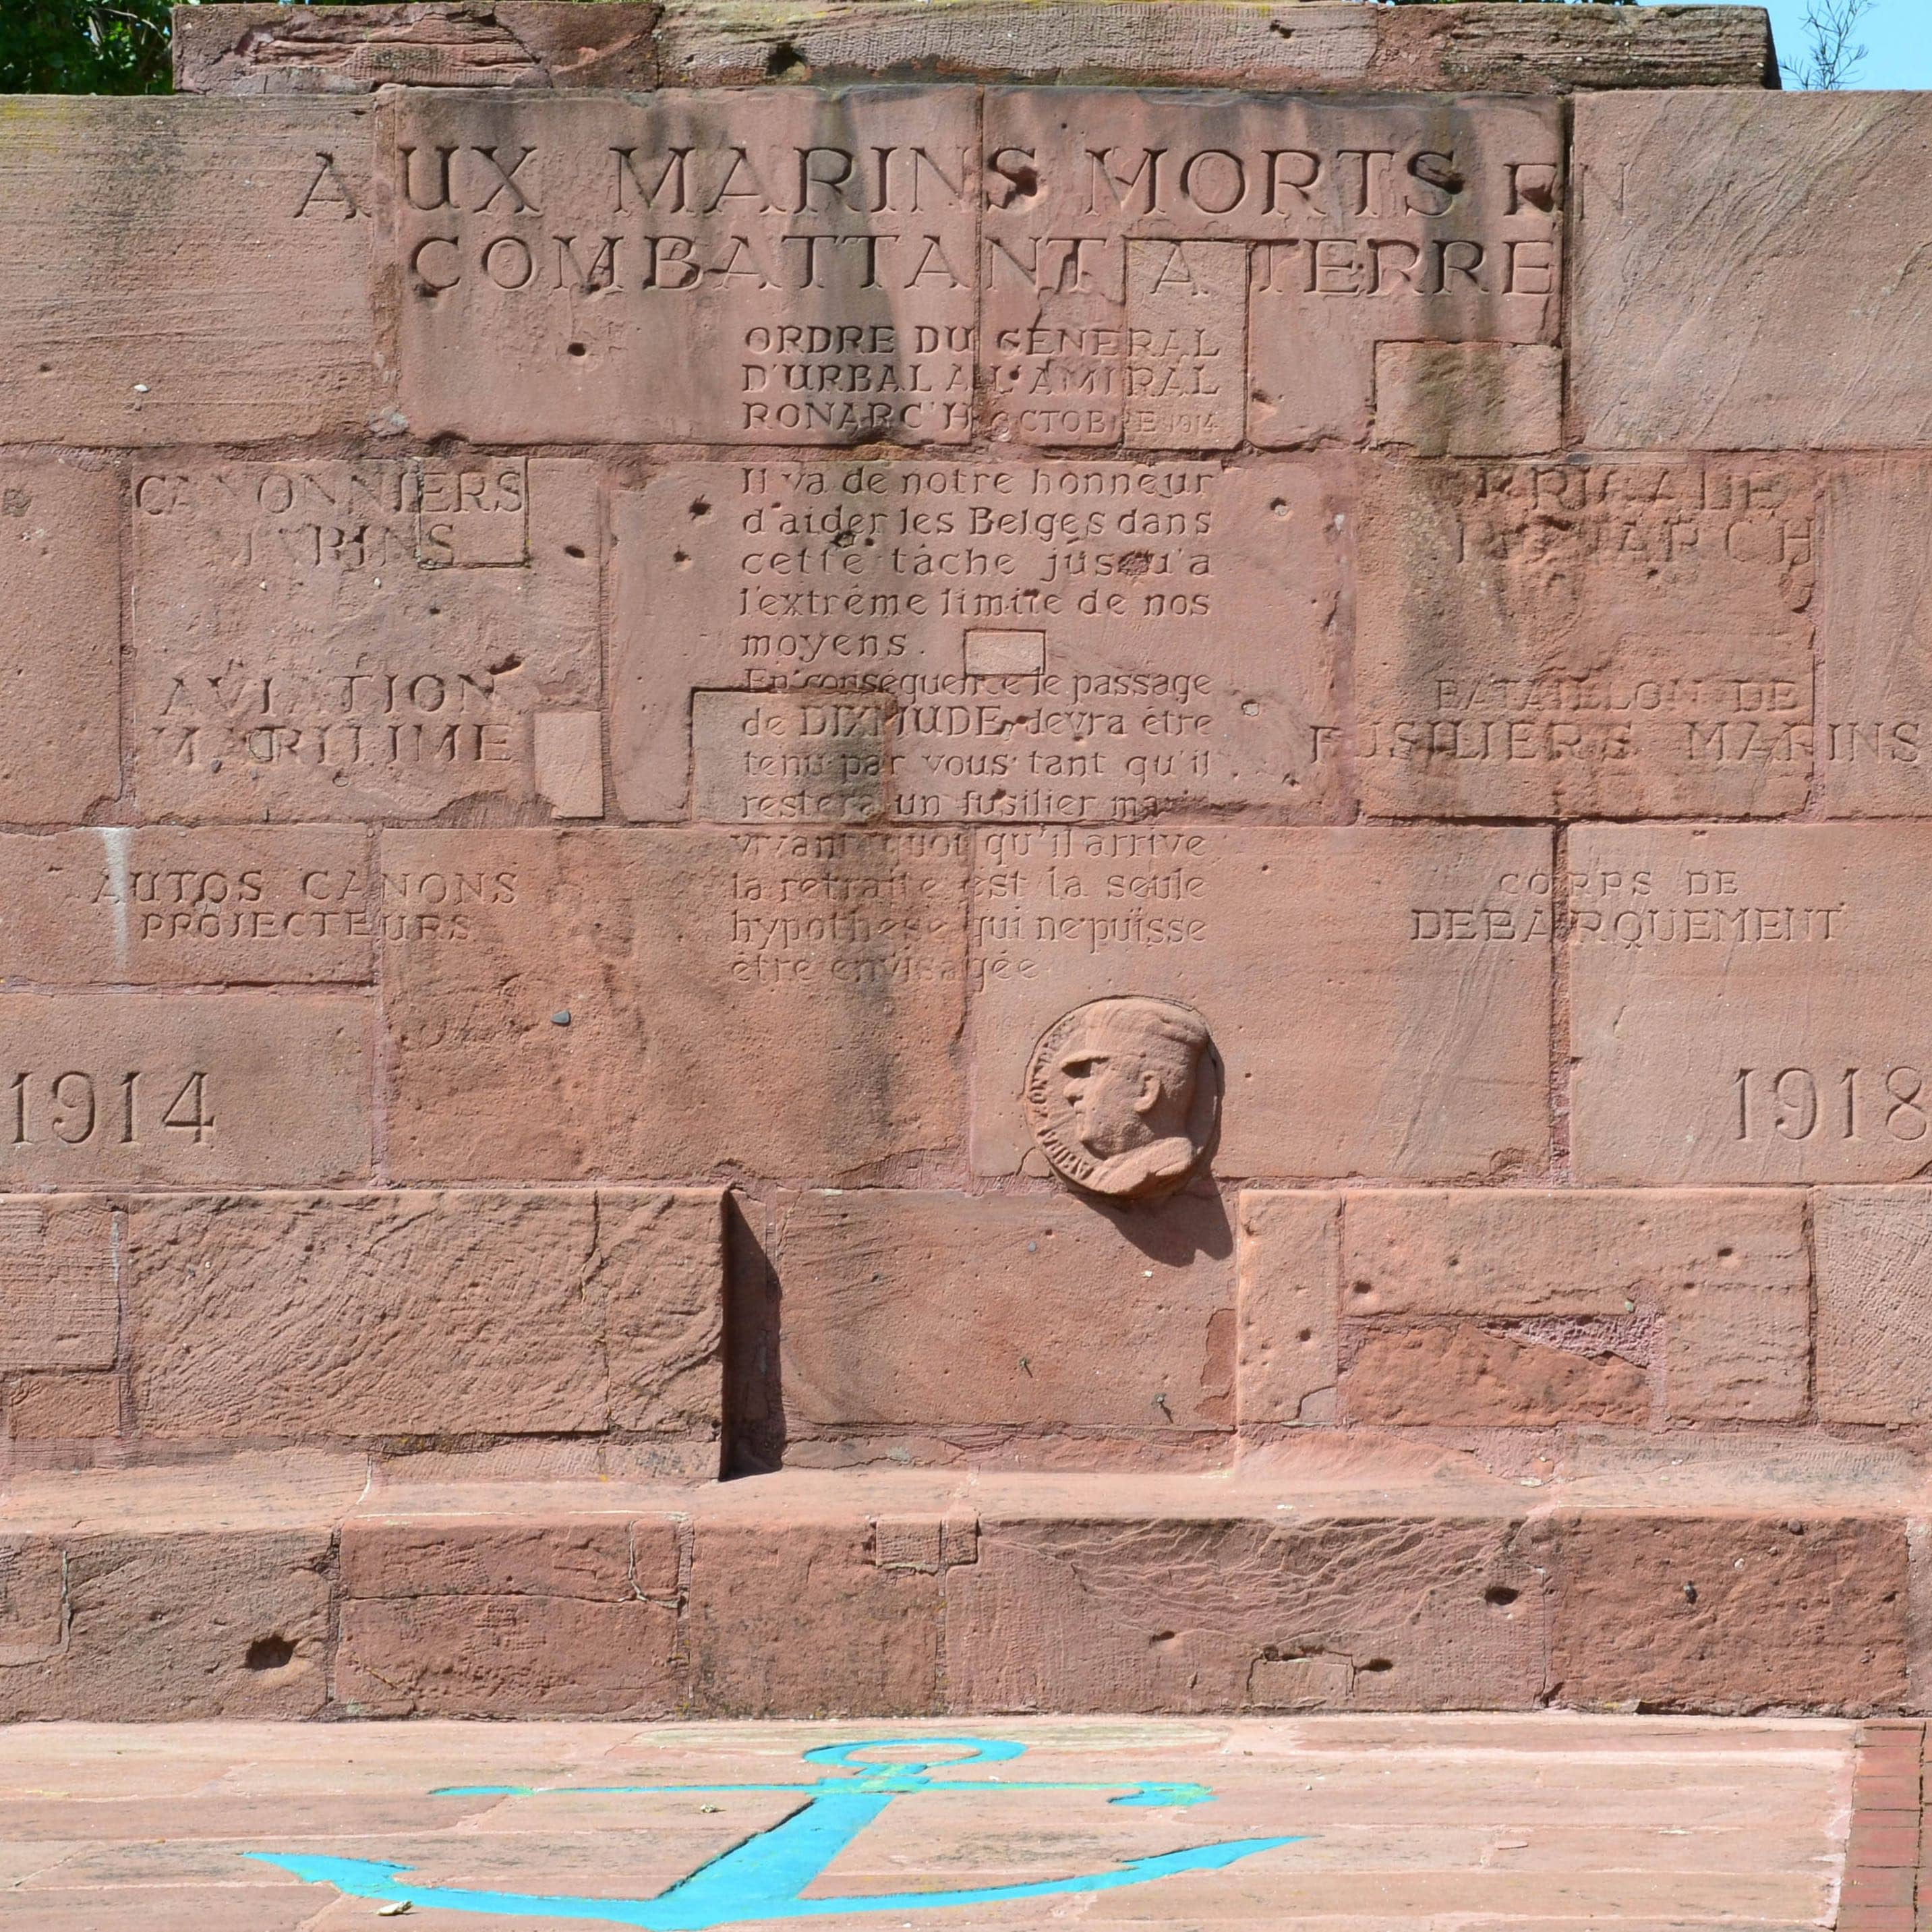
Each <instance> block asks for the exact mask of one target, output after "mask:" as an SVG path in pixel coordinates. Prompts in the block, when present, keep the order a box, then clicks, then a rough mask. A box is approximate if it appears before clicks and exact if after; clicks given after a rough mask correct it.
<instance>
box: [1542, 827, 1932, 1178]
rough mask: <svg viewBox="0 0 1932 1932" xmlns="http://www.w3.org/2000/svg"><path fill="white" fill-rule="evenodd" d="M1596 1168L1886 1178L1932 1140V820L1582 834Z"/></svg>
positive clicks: (1655, 1174)
mask: <svg viewBox="0 0 1932 1932" xmlns="http://www.w3.org/2000/svg"><path fill="white" fill-rule="evenodd" d="M1570 861H1571V873H1572V874H1573V887H1572V907H1571V926H1572V940H1573V943H1572V945H1571V950H1570V962H1571V989H1572V991H1571V1011H1572V1016H1573V1017H1572V1025H1571V1040H1572V1045H1573V1050H1574V1055H1575V1059H1576V1077H1575V1082H1574V1098H1573V1107H1574V1142H1575V1148H1576V1164H1577V1172H1578V1174H1579V1175H1580V1178H1583V1179H1586V1180H1590V1181H1611V1180H1628V1181H1646V1182H1660V1181H1661V1182H1673V1181H1886V1180H1899V1179H1903V1178H1907V1177H1909V1176H1912V1175H1916V1174H1917V1173H1918V1172H1919V1171H1920V1169H1922V1168H1923V1167H1924V1165H1925V1163H1926V1160H1927V1147H1926V1145H1924V1144H1925V1143H1926V1142H1927V1141H1928V1140H1932V1084H1928V1083H1932V1067H1920V1066H1919V1065H1918V1061H1920V1060H1921V1059H1922V1058H1924V1056H1923V1055H1922V1053H1921V1052H1920V1050H1919V1049H1918V1048H1916V1047H1915V1046H1914V1045H1913V1042H1914V1040H1915V1037H1916V1034H1915V1028H1916V1027H1917V1025H1918V1013H1919V1011H1920V1010H1921V1007H1922V1006H1923V1004H1924V1000H1925V998H1926V997H1927V994H1928V992H1932V973H1928V971H1927V968H1924V966H1922V965H1921V963H1920V962H1921V949H1920V948H1919V947H1918V944H1917V942H1916V939H1915V935H1916V933H1917V932H1918V923H1919V917H1920V915H1919V911H1918V906H1919V902H1920V898H1921V892H1922V888H1923V882H1924V876H1925V872H1926V868H1927V865H1928V864H1932V828H1928V827H1927V826H1923V825H1916V824H1912V823H1898V822H1894V823H1885V824H1873V825H1849V824H1845V825H1805V826H1799V825H1789V826H1742V825H1730V826H1700V827H1691V826H1682V827H1666V826H1646V827H1643V828H1637V827H1629V828H1622V827H1609V826H1592V827H1589V828H1586V829H1580V830H1578V831H1577V832H1576V833H1575V834H1574V835H1573V837H1572V838H1571V841H1570Z"/></svg>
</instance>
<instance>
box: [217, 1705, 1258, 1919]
mask: <svg viewBox="0 0 1932 1932" xmlns="http://www.w3.org/2000/svg"><path fill="white" fill-rule="evenodd" d="M935 1747H937V1748H943V1749H945V1750H949V1751H965V1753H966V1754H967V1755H966V1756H965V1757H961V1758H949V1759H944V1760H941V1761H940V1766H939V1768H940V1769H949V1768H950V1766H953V1765H956V1764H970V1763H974V1761H975V1760H984V1761H986V1762H987V1763H1003V1762H1004V1761H1005V1760H1008V1759H1011V1758H1016V1757H1019V1755H1020V1754H1021V1752H1022V1751H1023V1750H1024V1749H1025V1746H1024V1745H1016V1744H1010V1743H1006V1742H1001V1741H1000V1740H998V1739H989V1738H896V1739H893V1738H887V1739H877V1740H874V1741H872V1742H866V1743H861V1744H849V1745H820V1746H819V1747H818V1748H817V1749H816V1750H814V1751H807V1752H805V1754H804V1755H805V1762H806V1763H808V1764H825V1765H837V1766H841V1767H848V1768H849V1769H850V1771H851V1772H853V1773H855V1774H856V1775H844V1776H841V1775H834V1776H832V1777H828V1778H817V1779H814V1781H812V1782H811V1783H810V1784H664V1785H656V1784H618V1785H602V1786H588V1787H575V1786H570V1787H563V1786H545V1787H532V1786H527V1785H516V1784H505V1785H490V1784H478V1785H455V1786H450V1787H446V1788H444V1789H443V1790H440V1791H438V1792H437V1793H434V1794H433V1795H434V1796H437V1797H446V1798H447V1797H461V1798H481V1797H495V1796H502V1797H529V1796H537V1795H539V1793H544V1794H555V1793H562V1792H566V1791H578V1790H581V1791H583V1793H585V1794H586V1795H590V1794H592V1793H596V1794H599V1795H604V1796H608V1795H610V1794H612V1793H650V1794H652V1795H655V1794H656V1793H660V1792H691V1793H696V1792H712V1791H791V1792H797V1793H802V1794H803V1796H804V1799H805V1802H804V1803H803V1804H802V1805H800V1806H799V1808H798V1809H797V1810H796V1811H793V1813H792V1814H791V1815H790V1817H787V1818H786V1819H785V1820H783V1822H782V1823H779V1824H777V1825H774V1826H772V1828H771V1829H769V1831H765V1832H758V1833H757V1834H756V1835H754V1836H752V1837H751V1838H746V1839H745V1840H743V1841H741V1842H740V1843H737V1844H736V1845H733V1846H732V1848H731V1849H730V1850H729V1851H727V1852H724V1854H723V1855H722V1856H721V1857H718V1858H713V1859H712V1861H711V1862H710V1863H709V1864H706V1865H703V1866H701V1867H700V1868H699V1869H698V1870H696V1871H694V1872H693V1873H691V1876H689V1877H688V1878H684V1879H679V1881H678V1882H677V1883H676V1884H675V1885H673V1886H671V1887H670V1889H669V1890H668V1891H663V1892H660V1893H659V1894H658V1896H657V1897H655V1898H630V1899H627V1898H590V1897H546V1896H543V1895H541V1894H534V1893H526V1892H514V1891H464V1890H461V1889H458V1888H444V1887H440V1886H423V1885H407V1884H405V1883H404V1882H403V1880H402V1878H401V1874H402V1873H404V1872H407V1871H408V1870H410V1867H409V1866H407V1865H399V1864H388V1863H386V1862H385V1861H383V1860H381V1859H380V1858H317V1857H310V1856H308V1855H296V1854H293V1853H287V1852H248V1853H247V1854H246V1855H247V1856H248V1857H249V1858H256V1859H258V1860H260V1861H261V1862H262V1863H263V1864H272V1865H278V1866H279V1867H281V1869H282V1870H284V1871H287V1872H293V1873H294V1874H295V1875H296V1877H298V1878H300V1879H307V1880H308V1882H310V1883H311V1884H314V1885H334V1886H335V1888H336V1889H337V1890H338V1891H340V1892H342V1893H343V1894H345V1895H346V1896H347V1897H351V1898H371V1899H383V1900H403V1899H407V1900H410V1901H411V1902H412V1903H414V1904H416V1905H419V1906H441V1907H442V1908H443V1909H444V1910H446V1911H450V1912H498V1913H502V1914H504V1915H508V1916H511V1917H515V1916H518V1915H520V1916H522V1917H524V1918H553V1919H568V1920H574V1921H577V1922H579V1923H590V1924H602V1925H636V1926H643V1927H648V1928H649V1932H705V1928H706V1927H712V1926H718V1925H741V1924H748V1923H750V1922H752V1921H760V1920H770V1919H775V1918H823V1917H826V1916H829V1915H834V1914H837V1913H841V1912H916V1911H924V1910H928V1909H932V1908H933V1907H935V1906H953V1905H995V1904H1000V1903H1004V1902H1005V1901H1006V1900H1010V1899H1022V1898H1052V1897H1058V1896H1060V1895H1061V1894H1065V1893H1069V1892H1087V1891H1113V1890H1115V1888H1118V1887H1119V1886H1121V1885H1145V1884H1146V1883H1147V1882H1148V1881H1149V1880H1150V1879H1157V1878H1167V1877H1170V1876H1172V1875H1173V1874H1175V1873H1177V1872H1195V1871H1215V1870H1220V1869H1221V1868H1222V1867H1224V1866H1227V1865H1232V1864H1235V1862H1236V1861H1238V1860H1239V1859H1241V1858H1252V1857H1253V1856H1254V1855H1255V1854H1256V1852H1268V1851H1273V1850H1274V1849H1277V1847H1278V1846H1283V1845H1292V1844H1294V1843H1296V1842H1297V1840H1296V1839H1295V1838H1292V1837H1291V1838H1231V1839H1229V1840H1227V1841H1225V1842H1224V1843H1220V1844H1218V1845H1199V1846H1196V1847H1195V1848H1194V1849H1192V1850H1190V1851H1182V1852H1163V1853H1161V1854H1160V1855H1157V1856H1156V1857H1153V1858H1129V1859H1128V1860H1127V1861H1125V1863H1124V1864H1121V1865H1120V1866H1118V1867H1116V1868H1115V1870H1112V1871H1103V1872H1083V1873H1079V1874H1078V1875H1076V1876H1074V1877H1072V1878H1062V1879H1040V1880H1038V1881H1037V1882H1034V1883H1031V1884H1025V1885H981V1886H978V1887H976V1888H972V1889H970V1890H966V1891H898V1892H885V1893H877V1892H874V1893H866V1894H856V1895H846V1896H835V1897H811V1898H808V1897H805V1895H804V1894H805V1889H806V1888H807V1887H808V1885H811V1882H812V1881H813V1880H814V1879H816V1878H817V1876H819V1875H820V1873H822V1872H823V1870H825V1869H826V1867H827V1866H828V1865H829V1864H831V1863H832V1860H833V1859H834V1858H837V1857H838V1854H839V1853H840V1852H842V1851H843V1850H844V1849H845V1847H846V1846H847V1845H849V1844H850V1843H851V1842H852V1841H853V1839H854V1838H856V1837H857V1836H858V1835H859V1833H860V1832H862V1831H863V1830H864V1829H865V1827H866V1826H868V1825H869V1824H871V1823H872V1821H873V1820H874V1819H875V1818H877V1817H878V1816H879V1814H880V1813H881V1812H882V1811H884V1810H885V1808H886V1806H887V1805H889V1804H890V1803H891V1802H892V1800H893V1799H895V1798H901V1797H905V1796H919V1795H922V1794H926V1793H934V1792H965V1793H971V1792H976V1791H978V1792H985V1791H1108V1790H1115V1789H1118V1787H1117V1786H1115V1785H1112V1784H1034V1783H1027V1782H1022V1783H1018V1784H1008V1783H1006V1782H1004V1781H999V1780H993V1779H980V1780H975V1779H965V1778H930V1777H929V1776H927V1775H926V1774H927V1772H929V1771H930V1770H931V1769H933V1768H934V1766H932V1763H931V1762H930V1761H921V1762H919V1763H892V1762H886V1763H878V1762H876V1761H874V1760H868V1759H867V1758H865V1757H860V1756H859V1754H860V1753H861V1752H879V1751H928V1750H931V1749H933V1748H935ZM1213 1796H1214V1794H1213V1793H1211V1792H1210V1791H1209V1790H1208V1789H1207V1787H1205V1785H1199V1784H1139V1785H1136V1786H1133V1787H1131V1788H1130V1789H1129V1790H1127V1792H1126V1793H1124V1795H1122V1796H1120V1797H1118V1798H1115V1799H1110V1800H1109V1802H1110V1803H1112V1804H1115V1805H1135V1806H1141V1807H1148V1808H1151V1807H1155V1806H1168V1805H1205V1804H1207V1803H1208V1802H1211V1799H1212V1798H1213Z"/></svg>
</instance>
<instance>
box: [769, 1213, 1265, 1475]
mask: <svg viewBox="0 0 1932 1932" xmlns="http://www.w3.org/2000/svg"><path fill="white" fill-rule="evenodd" d="M1230 1247H1232V1243H1231V1241H1230V1240H1229V1234H1228V1228H1227V1223H1226V1217H1225V1216H1224V1215H1223V1212H1222V1209H1221V1204H1220V1202H1219V1201H1218V1200H1217V1199H1214V1197H1212V1196H1199V1195H1193V1194H1184V1195H1181V1196H1177V1197H1176V1198H1175V1199H1172V1200H1171V1201H1169V1202H1164V1203H1163V1204H1162V1205H1160V1206H1159V1207H1158V1208H1154V1209H1149V1208H1143V1207H1133V1208H1125V1209H1119V1208H1112V1209H1110V1208H1103V1207H1101V1206H1100V1205H1097V1204H1094V1203H1090V1202H1085V1201H1082V1200H1079V1199H1071V1198H1069V1197H1068V1196H1064V1195H1062V1196H1060V1197H1058V1199H1049V1200H1044V1201H1043V1200H1037V1199H1030V1198H1024V1197H1017V1196H989V1195H959V1194H941V1193H932V1192H913V1191H910V1190H907V1191H900V1190H869V1189H868V1190H861V1191H859V1192H856V1193H815V1192H814V1193H799V1194H787V1195H784V1196H781V1197H780V1202H779V1206H778V1219H777V1225H776V1231H775V1236H774V1239H773V1242H772V1249H771V1255H772V1263H773V1265H774V1266H775V1268H776V1270H777V1272H778V1292H779V1294H780V1295H781V1298H782V1309H783V1320H782V1324H781V1334H782V1337H783V1341H782V1362H783V1367H782V1375H783V1379H784V1397H785V1413H786V1416H787V1420H788V1421H789V1423H790V1425H791V1426H792V1427H793V1429H794V1430H796V1429H799V1427H801V1426H802V1427H803V1428H804V1429H805V1430H838V1429H840V1428H842V1427H848V1426H850V1425H851V1424H902V1425H910V1426H912V1427H933V1426H938V1427H944V1426H947V1425H951V1424H980V1423H984V1424H998V1423H1007V1424H1013V1423H1018V1424H1067V1425H1071V1426H1074V1427H1109V1428H1116V1429H1129V1430H1135V1431H1136V1432H1139V1433H1145V1434H1148V1435H1151V1436H1156V1437H1159V1436H1161V1435H1163V1434H1167V1435H1172V1434H1174V1433H1175V1432H1177V1431H1192V1430H1203V1429H1208V1430H1225V1429H1226V1428H1227V1427H1229V1425H1230V1424H1232V1421H1233V1420H1234V1415H1233V1406H1234V1404H1233V1393H1234V1391H1233V1383H1234V1368H1235V1363H1234V1352H1235V1332H1234V1331H1235V1284H1234V1271H1233V1268H1232V1258H1231V1256H1230V1254H1229V1249H1230Z"/></svg>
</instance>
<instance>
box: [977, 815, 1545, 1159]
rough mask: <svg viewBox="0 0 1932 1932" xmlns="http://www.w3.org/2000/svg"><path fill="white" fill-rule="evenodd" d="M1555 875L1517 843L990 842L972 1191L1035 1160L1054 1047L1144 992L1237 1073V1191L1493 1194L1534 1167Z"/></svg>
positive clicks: (1277, 834)
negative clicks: (1040, 1075)
mask: <svg viewBox="0 0 1932 1932" xmlns="http://www.w3.org/2000/svg"><path fill="white" fill-rule="evenodd" d="M1549 868H1550V846H1549V843H1548V838H1547V834H1545V833H1544V832H1540V831H1533V830H1530V829H1497V828H1490V827H1485V828H1483V829H1475V828H1470V829H1468V830H1450V829H1439V828H1433V827H1432V828H1415V829H1391V828H1386V827H1376V828H1359V829H1355V828H1352V829H1338V830H1313V829H1286V828H1283V829H1239V830H1223V829H1214V828H1212V827H1200V828H1193V829H1185V830H1176V831H1172V832H1163V831H1157V830H1151V829H1134V828H1130V827H1126V826H1122V827H1120V828H1117V829H1109V830H1100V829H1094V830H1082V829H1078V828H1076V827H1072V826H1043V827H1035V828H1021V829H1011V830H1005V831H998V832H994V831H987V832H981V833H980V835H979V845H978V857H977V862H976V865H975V870H974V903H973V922H974V943H975V947H976V956H975V960H974V975H975V986H976V995H975V1000H974V1031H975V1035H976V1039H977V1055H976V1063H975V1070H974V1127H973V1134H974V1139H973V1159H974V1166H975V1168H976V1169H977V1171H978V1172H981V1173H984V1174H1005V1173H1011V1172H1014V1171H1016V1169H1020V1168H1021V1167H1022V1163H1023V1162H1025V1161H1026V1160H1028V1158H1029V1155H1030V1148H1031V1137H1030V1136H1028V1133H1027V1131H1026V1129H1025V1122H1024V1119H1023V1113H1022V1106H1021V1104H1020V1103H1021V1097H1022V1087H1023V1085H1024V1082H1025V1073H1026V1069H1027V1066H1028V1061H1029V1059H1030V1058H1031V1054H1032V1051H1033V1046H1034V1042H1035V1041H1036V1040H1037V1039H1038V1038H1039V1037H1040V1035H1041V1034H1043V1032H1044V1031H1046V1028H1048V1027H1049V1026H1050V1025H1052V1023H1053V1022H1055V1020H1057V1019H1059V1018H1060V1017H1061V1015H1062V1014H1064V1013H1067V1012H1069V1011H1070V1010H1072V1009H1073V1007H1076V1006H1079V1005H1080V1004H1082V1002H1083V1001H1088V1000H1091V999H1094V998H1098V997H1100V995H1105V994H1136V993H1148V994H1159V995H1161V996H1163V997H1166V998H1178V999H1181V1000H1184V1001H1186V1002H1187V1003H1188V1004H1190V1006H1192V1007H1194V1008H1195V1009H1196V1010H1198V1011H1199V1013H1201V1015H1202V1016H1203V1017H1204V1018H1205V1019H1206V1021H1207V1022H1208V1027H1209V1028H1210V1030H1211V1032H1212V1034H1213V1036H1214V1043H1215V1044H1216V1046H1217V1047H1218V1049H1220V1055H1221V1058H1222V1059H1223V1061H1224V1062H1225V1063H1226V1069H1227V1090H1226V1091H1227V1098H1226V1103H1225V1104H1224V1106H1223V1117H1222V1128H1221V1147H1220V1153H1219V1154H1218V1155H1217V1157H1216V1161H1215V1166H1216V1169H1217V1172H1220V1173H1221V1174H1223V1175H1268V1176H1280V1177H1290V1176H1309V1177H1313V1178H1337V1177H1340V1176H1343V1175H1355V1174H1362V1175H1401V1176H1408V1177H1411V1178H1450V1177H1452V1176H1463V1175H1491V1176H1501V1175H1504V1174H1505V1173H1507V1172H1509V1171H1510V1170H1511V1169H1515V1168H1518V1167H1520V1166H1523V1165H1525V1164H1526V1163H1532V1162H1535V1161H1538V1160H1541V1157H1542V1153H1543V1150H1544V1148H1545V1146H1546V1145H1547V1138H1548V1122H1547V1098H1548V1093H1547V1090H1548V1071H1549V1063H1548V1047H1549V1036H1548V1021H1549V1009H1548V992H1549V980H1548V962H1549V945H1550V941H1549V936H1548V932H1549V923H1550V922H1549V917H1548V913H1549V905H1548V898H1547V890H1546V888H1547V885H1548V883H1549ZM1031 1160H1033V1161H1034V1163H1038V1161H1039V1160H1040V1156H1039V1155H1038V1154H1037V1152H1034V1153H1032V1154H1031ZM1026 1171H1028V1172H1032V1171H1034V1169H1032V1168H1028V1169H1026Z"/></svg>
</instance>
